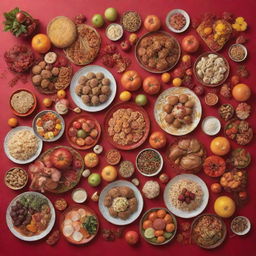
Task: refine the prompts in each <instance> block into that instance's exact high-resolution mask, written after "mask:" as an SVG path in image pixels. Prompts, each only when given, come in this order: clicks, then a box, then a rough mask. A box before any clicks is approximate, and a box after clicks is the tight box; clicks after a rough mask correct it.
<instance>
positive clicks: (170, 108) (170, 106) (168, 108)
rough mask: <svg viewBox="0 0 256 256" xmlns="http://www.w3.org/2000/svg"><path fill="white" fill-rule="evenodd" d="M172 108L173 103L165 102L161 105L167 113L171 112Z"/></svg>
mask: <svg viewBox="0 0 256 256" xmlns="http://www.w3.org/2000/svg"><path fill="white" fill-rule="evenodd" d="M172 109H173V105H171V104H165V105H164V106H163V111H164V112H166V113H167V114H169V113H171V112H172Z"/></svg>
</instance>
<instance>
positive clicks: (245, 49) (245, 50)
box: [228, 44, 248, 62]
mask: <svg viewBox="0 0 256 256" xmlns="http://www.w3.org/2000/svg"><path fill="white" fill-rule="evenodd" d="M236 45H239V46H240V47H242V48H243V50H244V52H245V55H244V58H243V59H241V60H235V59H233V58H232V56H231V54H230V51H231V49H232V47H234V46H236ZM247 55H248V51H247V48H246V47H245V46H244V45H243V44H232V45H231V46H230V47H229V49H228V56H229V58H230V59H231V60H233V61H235V62H242V61H244V60H245V59H246V58H247Z"/></svg>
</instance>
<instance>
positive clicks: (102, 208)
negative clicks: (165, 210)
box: [99, 180, 143, 226]
mask: <svg viewBox="0 0 256 256" xmlns="http://www.w3.org/2000/svg"><path fill="white" fill-rule="evenodd" d="M118 186H126V187H129V188H131V189H132V190H133V191H134V194H135V197H136V198H137V201H138V209H137V210H136V211H135V212H134V213H133V214H132V215H131V216H130V217H129V218H128V219H127V220H122V219H119V218H114V217H112V216H111V215H110V214H109V211H108V208H107V207H106V206H104V198H105V196H106V195H107V192H108V191H109V190H110V189H112V188H114V187H118ZM142 209H143V197H142V195H141V193H140V191H139V190H138V189H137V188H136V186H135V185H133V184H132V183H131V182H129V181H125V180H118V181H114V182H112V183H110V184H108V185H107V186H106V187H105V188H104V189H103V190H102V191H101V193H100V198H99V210H100V212H101V214H102V216H103V217H104V218H105V219H106V220H107V221H109V222H110V223H112V224H115V225H120V226H121V225H128V224H130V223H132V222H134V221H135V220H136V219H137V218H138V217H139V216H140V214H141V211H142Z"/></svg>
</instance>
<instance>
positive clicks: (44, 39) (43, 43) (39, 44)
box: [31, 34, 51, 53]
mask: <svg viewBox="0 0 256 256" xmlns="http://www.w3.org/2000/svg"><path fill="white" fill-rule="evenodd" d="M31 44H32V48H33V49H34V50H35V51H36V52H39V53H46V52H48V51H49V50H50V48H51V41H50V39H49V37H48V36H47V35H45V34H37V35H35V36H34V37H33V38H32V43H31Z"/></svg>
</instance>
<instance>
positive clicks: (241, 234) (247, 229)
mask: <svg viewBox="0 0 256 256" xmlns="http://www.w3.org/2000/svg"><path fill="white" fill-rule="evenodd" d="M238 217H239V218H243V219H245V220H246V221H247V224H248V226H247V228H246V229H245V230H244V231H243V232H235V231H234V230H233V228H232V223H233V221H234V220H235V219H236V218H238ZM250 229H251V222H250V220H249V219H248V218H246V217H245V216H237V217H235V218H234V219H233V220H232V221H231V230H232V232H233V233H234V234H236V235H238V236H244V235H246V234H247V233H248V232H249V231H250Z"/></svg>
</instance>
